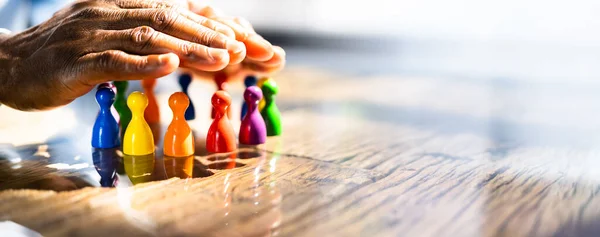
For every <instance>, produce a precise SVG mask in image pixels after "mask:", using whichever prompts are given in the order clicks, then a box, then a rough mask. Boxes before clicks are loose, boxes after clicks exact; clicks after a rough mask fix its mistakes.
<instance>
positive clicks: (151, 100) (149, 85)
mask: <svg viewBox="0 0 600 237" xmlns="http://www.w3.org/2000/svg"><path fill="white" fill-rule="evenodd" d="M142 87H143V88H144V92H145V94H146V96H147V97H148V107H147V108H146V110H145V112H144V118H145V119H146V122H148V123H149V124H157V123H159V122H160V111H159V109H158V101H157V100H156V95H155V94H154V87H156V79H147V80H142Z"/></svg>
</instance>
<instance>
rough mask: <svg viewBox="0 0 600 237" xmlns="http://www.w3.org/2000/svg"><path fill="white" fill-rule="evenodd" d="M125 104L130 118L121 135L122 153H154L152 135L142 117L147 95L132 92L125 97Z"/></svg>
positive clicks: (146, 103)
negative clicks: (123, 133)
mask: <svg viewBox="0 0 600 237" xmlns="http://www.w3.org/2000/svg"><path fill="white" fill-rule="evenodd" d="M127 106H128V107H129V109H130V110H131V115H132V118H131V122H129V125H128V126H127V130H125V136H124V137H123V153H125V154H126V155H132V156H144V155H149V154H152V153H154V136H153V135H152V130H151V129H150V126H148V123H147V122H146V120H145V119H144V110H145V109H146V107H147V106H148V97H146V95H144V93H141V92H139V91H136V92H133V93H131V95H129V98H127Z"/></svg>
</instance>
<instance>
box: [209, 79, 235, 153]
mask: <svg viewBox="0 0 600 237" xmlns="http://www.w3.org/2000/svg"><path fill="white" fill-rule="evenodd" d="M211 101H212V105H213V109H214V110H215V119H214V120H213V122H212V124H211V125H210V128H209V129H208V134H207V135H206V150H208V152H210V153H223V152H232V151H234V150H235V149H236V142H235V140H236V139H235V132H234V131H233V127H232V126H231V123H230V122H229V117H228V116H227V108H228V107H229V105H231V96H229V94H228V93H227V92H225V91H222V90H219V91H217V92H215V94H214V95H213V97H212V99H211Z"/></svg>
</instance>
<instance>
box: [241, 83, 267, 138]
mask: <svg viewBox="0 0 600 237" xmlns="http://www.w3.org/2000/svg"><path fill="white" fill-rule="evenodd" d="M262 97H263V95H262V92H261V91H260V89H259V88H258V87H257V86H250V87H248V88H247V89H246V91H244V100H245V101H246V105H247V106H248V114H246V116H245V117H244V119H243V120H242V125H241V126H240V144H245V145H258V144H263V143H265V142H266V140H267V128H266V125H265V121H264V120H263V118H262V117H261V115H260V113H259V112H258V102H259V101H260V99H262Z"/></svg>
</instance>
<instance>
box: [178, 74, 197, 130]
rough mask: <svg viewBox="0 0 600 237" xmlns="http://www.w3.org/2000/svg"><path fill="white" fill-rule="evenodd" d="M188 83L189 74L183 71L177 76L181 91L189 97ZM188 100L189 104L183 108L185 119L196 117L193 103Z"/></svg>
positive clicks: (189, 79)
mask: <svg viewBox="0 0 600 237" xmlns="http://www.w3.org/2000/svg"><path fill="white" fill-rule="evenodd" d="M190 84H192V76H191V75H190V74H187V73H184V74H181V75H180V76H179V85H180V86H181V91H182V92H183V93H185V95H186V96H187V97H188V98H189V97H190V94H189V92H188V91H189V88H190ZM189 101H190V106H189V107H188V108H187V109H186V110H185V120H194V119H195V118H196V109H194V103H193V102H192V101H191V100H189Z"/></svg>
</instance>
